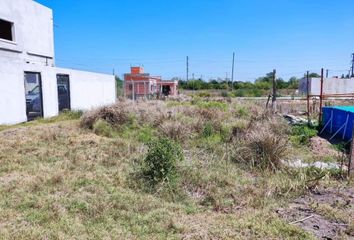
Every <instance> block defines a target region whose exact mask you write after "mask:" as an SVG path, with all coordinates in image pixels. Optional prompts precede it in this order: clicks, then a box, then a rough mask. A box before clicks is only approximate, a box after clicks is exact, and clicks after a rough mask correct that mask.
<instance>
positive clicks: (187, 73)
mask: <svg viewBox="0 0 354 240" xmlns="http://www.w3.org/2000/svg"><path fill="white" fill-rule="evenodd" d="M188 80H189V57H188V56H187V82H188Z"/></svg>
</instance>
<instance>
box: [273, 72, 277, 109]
mask: <svg viewBox="0 0 354 240" xmlns="http://www.w3.org/2000/svg"><path fill="white" fill-rule="evenodd" d="M276 74H277V71H276V70H275V69H274V70H273V98H272V109H273V114H275V113H276V112H277V77H276Z"/></svg>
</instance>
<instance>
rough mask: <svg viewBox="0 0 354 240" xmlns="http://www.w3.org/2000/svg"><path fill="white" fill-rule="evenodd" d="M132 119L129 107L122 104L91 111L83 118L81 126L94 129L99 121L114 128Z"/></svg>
mask: <svg viewBox="0 0 354 240" xmlns="http://www.w3.org/2000/svg"><path fill="white" fill-rule="evenodd" d="M129 119H130V114H129V112H128V110H127V107H126V106H124V105H122V104H115V105H111V106H106V107H102V108H98V109H97V110H93V111H89V112H87V113H86V114H84V115H83V116H82V117H81V122H80V124H81V126H82V127H85V128H89V129H93V126H94V124H95V123H96V122H97V121H98V120H104V121H105V122H107V123H109V124H110V125H112V126H118V125H122V124H124V123H127V122H128V121H129Z"/></svg>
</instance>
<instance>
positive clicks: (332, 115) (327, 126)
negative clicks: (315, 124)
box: [321, 106, 354, 141]
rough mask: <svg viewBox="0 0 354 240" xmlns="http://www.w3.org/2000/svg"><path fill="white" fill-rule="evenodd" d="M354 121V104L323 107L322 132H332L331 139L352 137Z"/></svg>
mask: <svg viewBox="0 0 354 240" xmlns="http://www.w3.org/2000/svg"><path fill="white" fill-rule="evenodd" d="M353 121H354V106H338V107H323V120H322V123H323V124H324V127H323V128H322V132H321V133H323V132H327V133H329V134H330V140H331V139H333V138H340V139H342V140H346V141H349V140H351V139H352V134H353Z"/></svg>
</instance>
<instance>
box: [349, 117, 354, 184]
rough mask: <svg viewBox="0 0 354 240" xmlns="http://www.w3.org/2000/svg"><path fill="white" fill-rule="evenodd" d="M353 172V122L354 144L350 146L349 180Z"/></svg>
mask: <svg viewBox="0 0 354 240" xmlns="http://www.w3.org/2000/svg"><path fill="white" fill-rule="evenodd" d="M352 170H354V121H353V133H352V143H351V144H350V155H349V165H348V178H350V173H351V172H352Z"/></svg>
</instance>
